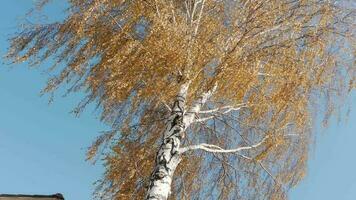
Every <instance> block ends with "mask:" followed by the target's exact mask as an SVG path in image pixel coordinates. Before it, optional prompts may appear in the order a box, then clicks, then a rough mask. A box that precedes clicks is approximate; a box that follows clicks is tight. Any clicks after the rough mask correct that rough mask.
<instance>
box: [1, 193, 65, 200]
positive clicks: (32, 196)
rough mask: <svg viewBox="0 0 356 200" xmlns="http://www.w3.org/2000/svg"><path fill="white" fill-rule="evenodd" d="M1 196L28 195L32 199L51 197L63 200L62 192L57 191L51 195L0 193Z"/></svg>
mask: <svg viewBox="0 0 356 200" xmlns="http://www.w3.org/2000/svg"><path fill="white" fill-rule="evenodd" d="M1 197H9V198H12V197H13V198H20V197H24V198H26V197H28V198H32V199H43V198H47V199H48V198H53V199H54V200H64V197H63V195H62V194H60V193H57V194H53V195H27V194H0V198H1Z"/></svg>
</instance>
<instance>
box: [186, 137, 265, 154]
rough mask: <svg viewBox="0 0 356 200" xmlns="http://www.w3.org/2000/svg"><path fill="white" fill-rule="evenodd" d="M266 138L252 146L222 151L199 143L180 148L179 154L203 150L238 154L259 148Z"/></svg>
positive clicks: (219, 148)
mask: <svg viewBox="0 0 356 200" xmlns="http://www.w3.org/2000/svg"><path fill="white" fill-rule="evenodd" d="M268 138H269V136H268V135H267V136H265V137H264V138H263V139H262V140H261V141H260V142H258V143H256V144H254V145H250V146H243V147H238V148H235V149H223V148H221V147H219V146H217V145H213V144H206V143H201V144H198V145H191V146H187V147H182V148H180V150H179V152H180V153H185V152H187V151H191V150H203V151H206V152H211V153H237V152H240V151H243V150H250V149H254V148H257V147H259V146H261V145H262V144H263V143H265V141H266V140H267V139H268Z"/></svg>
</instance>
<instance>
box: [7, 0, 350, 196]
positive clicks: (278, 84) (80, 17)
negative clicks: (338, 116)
mask: <svg viewBox="0 0 356 200" xmlns="http://www.w3.org/2000/svg"><path fill="white" fill-rule="evenodd" d="M49 2H50V1H49V0H42V1H39V2H38V3H37V7H36V8H37V9H38V10H40V9H45V6H46V5H47V3H49ZM68 5H69V8H68V10H67V11H66V14H67V15H66V16H67V17H66V18H65V19H63V20H62V21H58V22H55V23H47V22H43V21H40V22H38V23H34V24H25V25H24V26H22V29H21V30H20V32H18V33H16V34H15V36H14V37H13V38H12V39H11V40H10V42H11V45H10V48H9V51H8V54H7V58H8V60H10V61H12V62H14V63H19V62H24V61H26V62H27V63H28V64H29V65H30V66H37V65H41V64H42V65H43V63H44V62H45V61H46V60H50V61H51V62H50V63H54V65H53V66H50V67H48V68H45V70H46V72H48V73H49V74H50V77H49V81H48V84H47V85H46V87H45V88H44V89H43V93H48V94H52V93H54V92H55V91H57V90H58V89H60V90H61V91H63V89H65V92H64V93H65V94H69V93H78V92H79V93H84V94H85V97H84V98H83V100H82V101H81V102H79V104H78V106H77V107H76V108H75V109H74V110H73V112H74V113H75V114H80V113H81V112H82V110H83V109H84V108H85V107H86V106H87V105H88V104H90V103H96V104H97V110H98V112H99V113H100V116H101V118H100V119H101V120H102V121H103V122H104V123H106V124H108V125H110V127H112V129H111V130H109V131H106V132H104V133H103V134H102V135H101V136H100V137H98V138H97V140H95V141H94V143H93V145H92V146H91V147H90V148H89V149H88V154H87V156H88V159H91V160H94V161H95V160H96V159H98V158H99V159H101V160H102V162H103V164H104V167H105V173H104V174H103V177H102V178H101V179H100V180H99V181H98V182H97V183H96V185H97V188H96V190H95V193H94V197H95V198H98V199H120V200H123V199H146V200H151V199H152V200H153V199H155V200H166V199H168V198H169V199H234V200H236V199H287V196H288V195H287V194H288V190H289V189H290V188H292V187H293V186H295V185H296V184H297V183H298V182H299V181H300V180H301V179H302V178H303V177H304V175H305V170H306V162H307V158H308V149H309V147H310V145H311V143H312V141H313V138H314V137H313V136H314V134H315V129H314V128H313V127H314V124H316V125H317V122H318V120H316V119H320V118H322V119H324V120H323V122H324V124H327V122H328V119H329V117H330V116H332V115H333V114H334V113H335V112H336V111H337V110H338V108H339V106H340V102H343V101H342V100H343V99H345V98H346V97H347V95H348V94H349V93H350V92H351V91H352V89H353V88H355V82H354V80H355V66H354V59H355V44H356V43H355V10H354V8H353V7H352V6H350V5H352V2H347V1H341V2H339V1H334V0H285V1H284V0H283V1H281V0H254V1H250V0H234V1H233V0H68Z"/></svg>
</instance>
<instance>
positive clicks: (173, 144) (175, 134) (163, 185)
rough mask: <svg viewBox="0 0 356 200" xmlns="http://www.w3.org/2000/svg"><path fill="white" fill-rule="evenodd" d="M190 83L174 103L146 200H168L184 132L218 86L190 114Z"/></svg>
mask: <svg viewBox="0 0 356 200" xmlns="http://www.w3.org/2000/svg"><path fill="white" fill-rule="evenodd" d="M189 85H190V82H188V83H185V84H183V85H182V86H181V89H180V91H179V93H178V95H177V98H176V100H175V102H174V105H173V108H172V112H171V116H170V117H169V119H168V121H167V125H166V129H165V132H164V138H163V141H162V144H161V146H160V148H159V150H158V153H157V156H156V164H155V168H154V170H153V172H152V175H151V179H150V185H149V188H148V191H147V196H146V198H145V199H146V200H167V199H168V197H169V195H170V193H171V184H172V179H173V174H174V171H175V169H176V168H177V166H178V164H179V163H180V161H181V153H180V152H179V150H180V144H181V140H182V139H183V137H184V131H185V130H186V129H187V128H188V127H189V125H191V124H192V123H193V122H194V120H195V116H196V114H197V113H198V112H199V111H200V109H201V107H202V106H203V105H204V104H205V102H206V101H207V100H208V99H209V98H210V97H211V95H212V94H213V93H214V91H215V89H216V86H215V87H214V88H213V89H212V90H210V91H208V92H206V93H204V94H202V96H201V97H200V98H199V100H198V101H196V102H195V103H194V104H193V105H192V107H191V109H190V110H189V112H187V113H186V112H185V107H186V105H185V100H186V97H187V93H188V89H189Z"/></svg>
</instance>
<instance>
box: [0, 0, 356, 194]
mask: <svg viewBox="0 0 356 200" xmlns="http://www.w3.org/2000/svg"><path fill="white" fill-rule="evenodd" d="M55 2H57V3H56V5H55V6H52V7H51V10H50V13H51V15H50V17H52V18H60V16H61V14H60V13H61V11H62V10H63V9H64V6H63V3H58V2H63V1H62V0H60V1H58V0H57V1H55ZM32 3H33V1H31V0H1V7H0V30H1V32H0V33H1V35H0V53H1V55H4V54H5V52H6V48H7V47H8V43H7V38H8V37H9V36H10V34H11V33H14V32H15V31H16V29H17V26H16V24H17V23H18V22H19V21H20V19H21V17H23V16H24V13H26V12H27V11H28V10H29V9H30V8H31V5H32ZM45 82H46V76H45V75H43V74H41V71H40V70H29V69H28V68H27V66H26V65H25V64H22V65H18V66H16V67H15V68H13V69H10V68H9V67H8V66H6V65H4V64H2V66H1V67H0V158H1V163H0V193H26V194H35V193H36V194H53V193H57V192H60V193H62V194H64V196H65V198H66V199H67V200H89V199H91V193H92V191H93V182H94V181H95V180H97V179H98V178H99V177H100V175H101V173H102V168H101V167H100V166H93V165H91V164H90V163H87V162H85V161H84V156H85V151H86V148H87V147H88V146H89V145H90V144H91V142H92V141H93V139H94V138H95V137H96V136H97V135H98V132H100V131H103V130H106V129H107V127H105V126H104V125H102V124H101V123H99V121H98V119H97V116H96V115H95V113H93V112H92V109H90V108H89V110H87V111H86V112H85V113H84V114H83V115H82V116H81V117H80V118H75V117H74V116H73V115H71V114H69V111H70V110H71V108H73V106H75V104H76V103H77V102H78V100H79V96H70V97H68V98H61V97H58V98H56V100H55V102H54V103H53V104H52V105H50V106H49V105H48V104H47V103H48V98H46V97H42V98H41V97H39V91H40V90H41V88H42V87H43V86H44V84H45ZM351 101H353V103H352V105H351V107H352V112H351V114H350V117H349V121H348V122H347V123H346V122H343V123H341V124H339V125H336V124H335V123H333V124H332V126H331V127H330V128H329V129H328V130H327V131H326V133H325V134H322V135H319V137H318V142H317V146H316V148H315V151H314V153H312V154H311V160H310V162H309V172H308V175H307V177H306V179H305V180H304V181H303V182H302V183H301V184H300V185H299V186H297V187H296V188H295V189H294V190H293V191H291V195H290V197H291V200H319V199H320V200H335V199H338V200H355V199H356V173H355V169H356V156H355V154H356V145H355V141H356V95H353V97H352V99H351Z"/></svg>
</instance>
